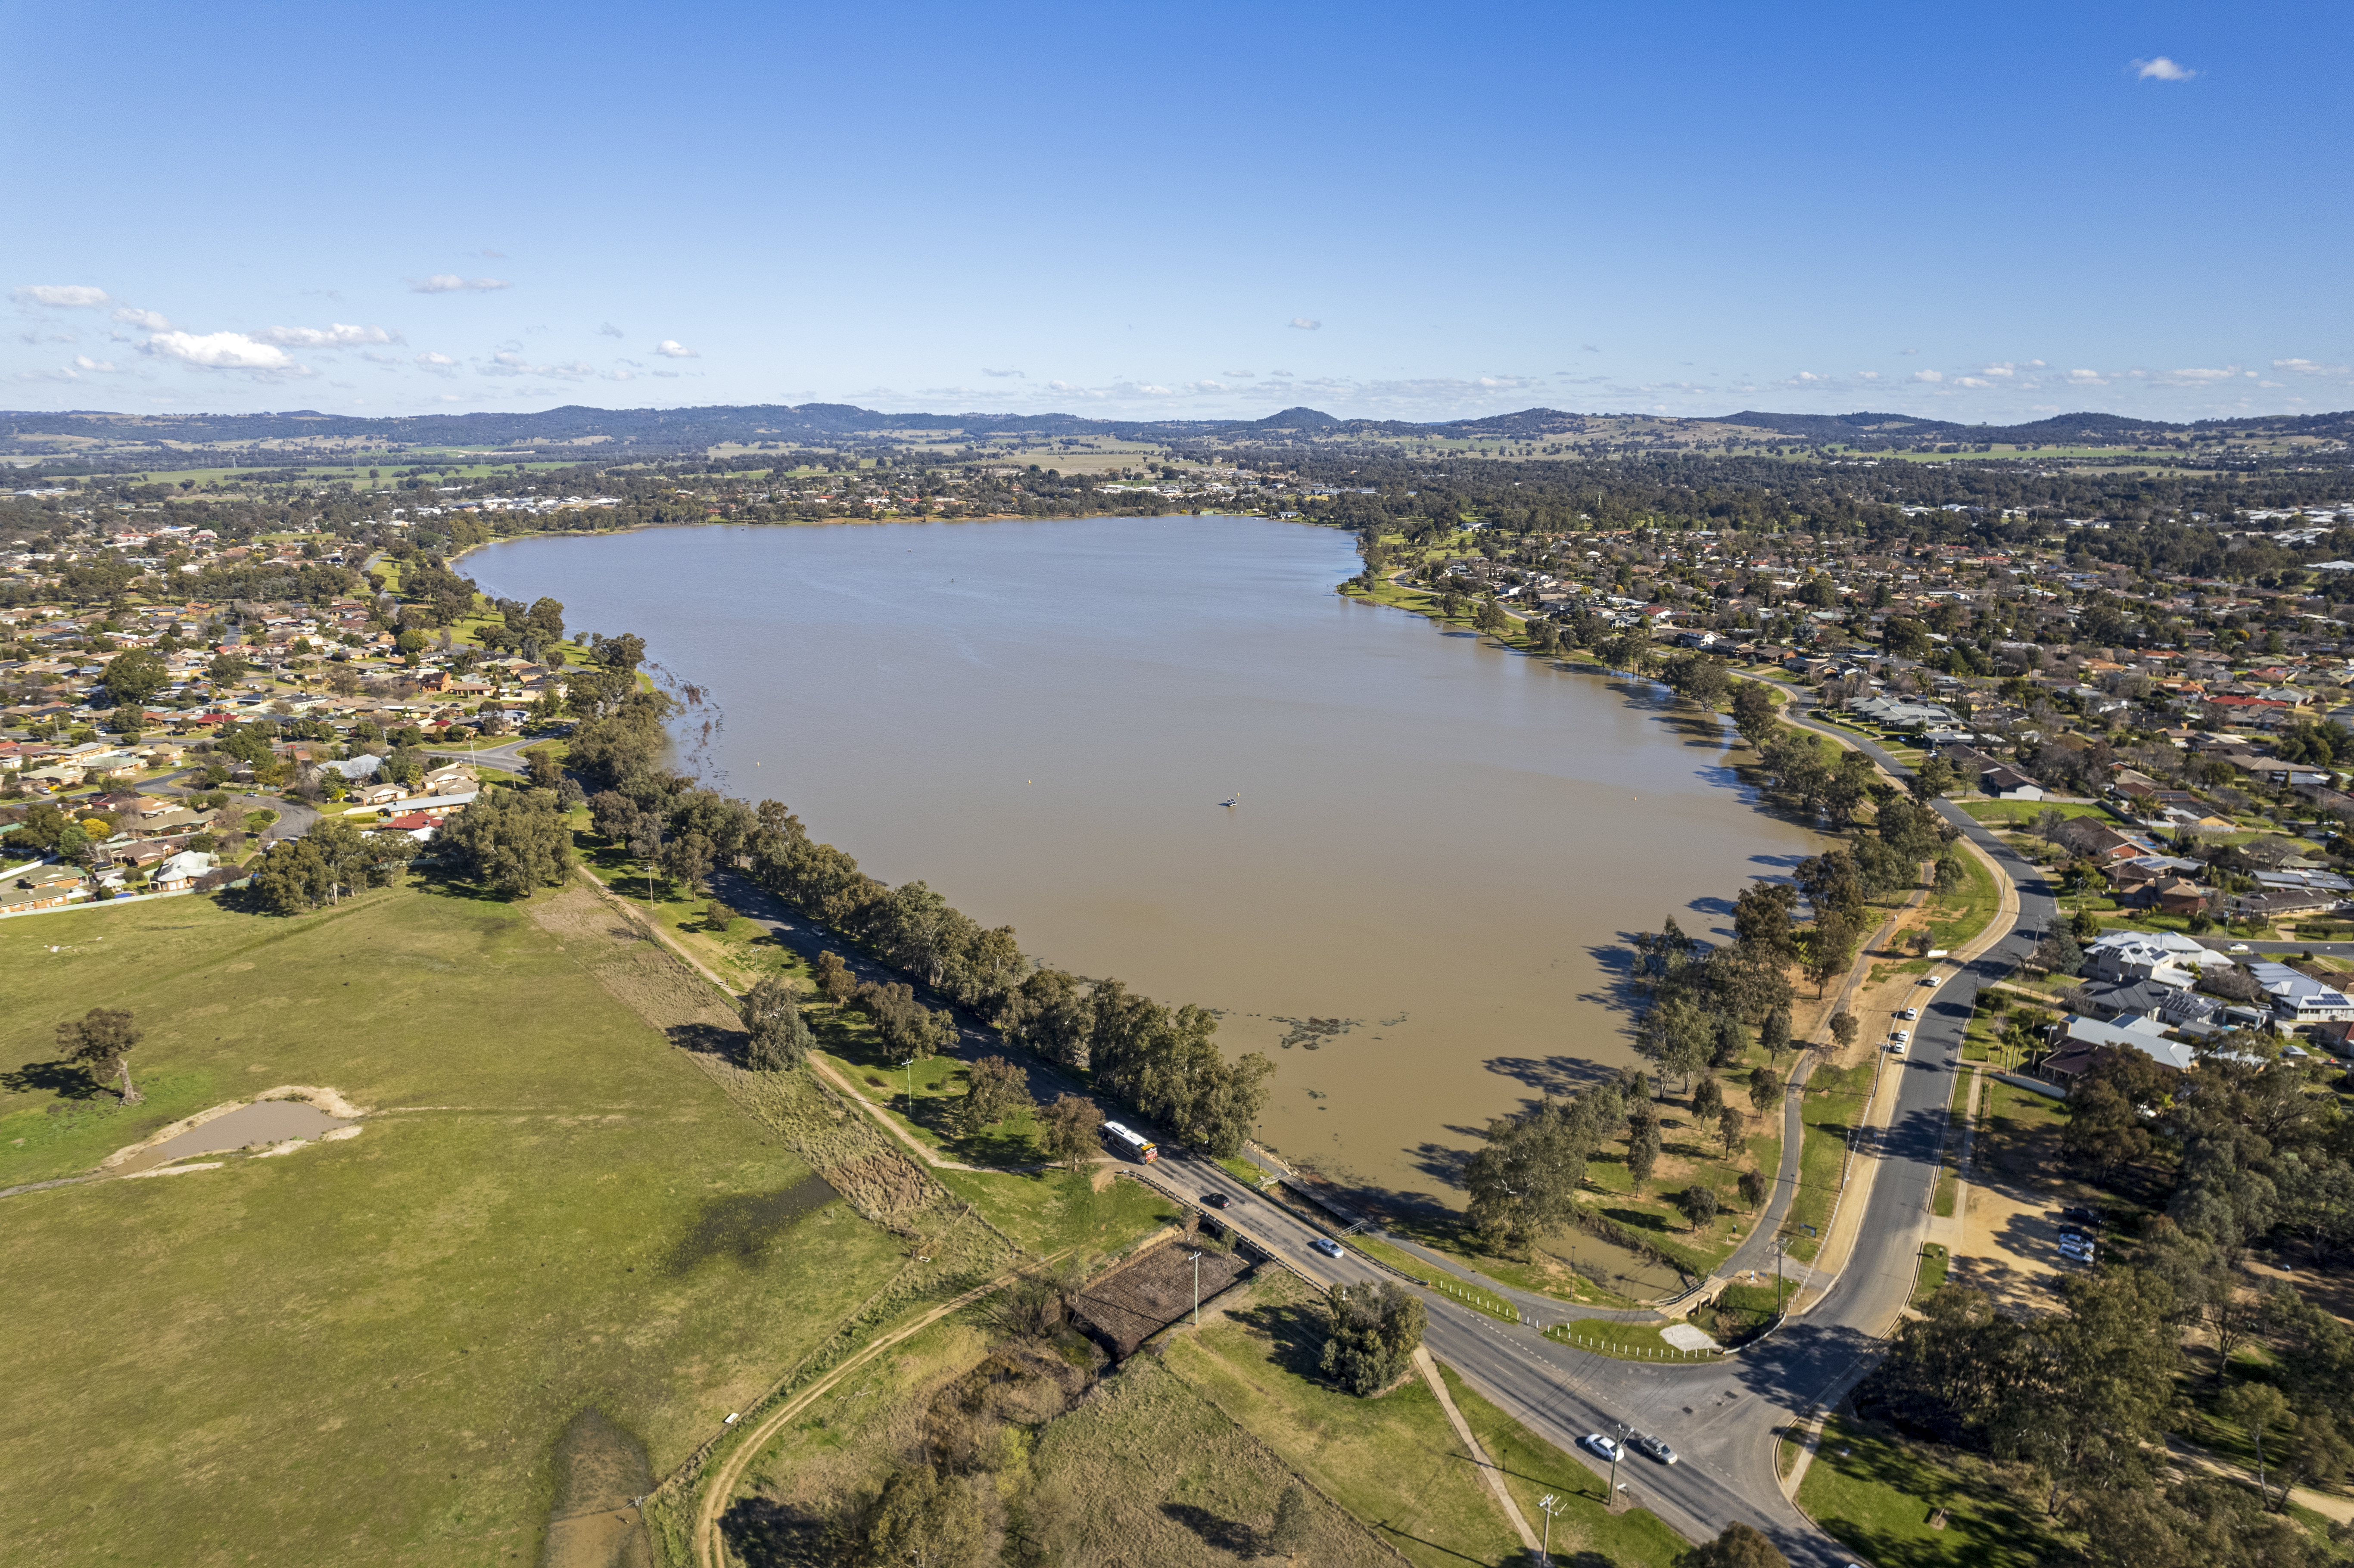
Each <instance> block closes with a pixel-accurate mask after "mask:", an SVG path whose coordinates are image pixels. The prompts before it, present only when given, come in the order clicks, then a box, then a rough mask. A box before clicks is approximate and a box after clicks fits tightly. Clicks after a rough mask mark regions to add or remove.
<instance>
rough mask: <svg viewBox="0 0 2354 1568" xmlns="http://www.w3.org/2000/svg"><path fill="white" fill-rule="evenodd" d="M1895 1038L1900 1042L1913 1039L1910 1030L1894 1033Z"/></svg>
mask: <svg viewBox="0 0 2354 1568" xmlns="http://www.w3.org/2000/svg"><path fill="white" fill-rule="evenodd" d="M1896 1038H1897V1039H1898V1040H1900V1041H1908V1042H1909V1041H1910V1040H1911V1039H1912V1038H1913V1032H1912V1031H1911V1030H1910V1029H1900V1030H1898V1031H1897V1032H1896Z"/></svg>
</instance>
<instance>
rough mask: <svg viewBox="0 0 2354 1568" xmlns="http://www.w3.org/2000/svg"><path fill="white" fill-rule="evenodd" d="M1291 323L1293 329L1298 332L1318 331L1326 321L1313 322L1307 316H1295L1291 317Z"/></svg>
mask: <svg viewBox="0 0 2354 1568" xmlns="http://www.w3.org/2000/svg"><path fill="white" fill-rule="evenodd" d="M1291 325H1292V329H1293V330H1294V331H1296V332H1316V331H1319V330H1320V329H1321V328H1322V327H1323V325H1324V323H1322V322H1311V321H1310V320H1309V319H1308V318H1307V317H1306V316H1294V317H1292V318H1291Z"/></svg>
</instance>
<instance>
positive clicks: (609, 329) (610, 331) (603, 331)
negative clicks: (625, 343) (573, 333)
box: [597, 322, 630, 337]
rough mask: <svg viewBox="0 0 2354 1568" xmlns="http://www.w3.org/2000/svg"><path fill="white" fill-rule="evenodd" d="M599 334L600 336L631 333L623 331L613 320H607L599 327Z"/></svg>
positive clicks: (622, 335)
mask: <svg viewBox="0 0 2354 1568" xmlns="http://www.w3.org/2000/svg"><path fill="white" fill-rule="evenodd" d="M597 335H598V336H599V337H627V336H629V335H630V334H628V333H625V332H623V331H622V330H621V329H620V327H617V326H615V325H614V324H613V323H611V322H607V323H605V324H604V325H603V326H600V327H599V328H598V329H597Z"/></svg>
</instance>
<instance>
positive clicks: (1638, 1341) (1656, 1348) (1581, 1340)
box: [1545, 1318, 1701, 1361]
mask: <svg viewBox="0 0 2354 1568" xmlns="http://www.w3.org/2000/svg"><path fill="white" fill-rule="evenodd" d="M1663 1327H1665V1325H1663V1324H1659V1323H1622V1322H1619V1321H1618V1320H1617V1319H1615V1318H1580V1319H1577V1321H1575V1322H1574V1323H1564V1324H1561V1325H1559V1326H1558V1327H1556V1328H1551V1329H1547V1330H1545V1338H1547V1339H1549V1340H1560V1341H1561V1342H1562V1343H1563V1344H1564V1345H1569V1346H1571V1347H1573V1348H1575V1349H1576V1350H1581V1351H1594V1352H1595V1353H1596V1354H1597V1355H1605V1356H1617V1357H1618V1358H1619V1359H1621V1360H1623V1361H1697V1360H1699V1359H1701V1358H1700V1357H1698V1356H1694V1355H1692V1354H1691V1353H1690V1352H1688V1351H1680V1350H1678V1349H1676V1348H1675V1347H1674V1346H1673V1345H1670V1344H1669V1343H1668V1342H1667V1340H1663V1339H1661V1338H1659V1330H1660V1329H1661V1328H1663Z"/></svg>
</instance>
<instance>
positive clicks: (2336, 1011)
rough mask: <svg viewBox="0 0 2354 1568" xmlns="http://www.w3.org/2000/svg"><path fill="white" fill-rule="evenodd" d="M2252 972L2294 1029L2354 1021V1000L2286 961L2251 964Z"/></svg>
mask: <svg viewBox="0 0 2354 1568" xmlns="http://www.w3.org/2000/svg"><path fill="white" fill-rule="evenodd" d="M2248 972H2249V973H2250V974H2252V975H2253V976H2255V977H2256V983H2257V984H2258V985H2260V986H2262V987H2264V994H2265V995H2266V996H2268V997H2270V998H2272V1003H2273V1015H2274V1017H2275V1018H2278V1019H2279V1020H2280V1021H2281V1022H2283V1023H2285V1024H2286V1025H2288V1026H2289V1027H2290V1028H2292V1029H2295V1028H2301V1027H2303V1026H2304V1025H2306V1024H2308V1023H2347V1022H2354V1001H2349V1000H2348V998H2347V996H2346V993H2345V992H2344V991H2338V990H2336V989H2334V988H2332V987H2330V986H2327V985H2324V984H2323V983H2322V982H2321V981H2319V980H2315V979H2314V978H2313V977H2312V976H2311V975H2307V974H2301V973H2299V972H2298V971H2297V970H2296V969H2291V968H2289V967H2288V966H2287V965H2286V964H2274V963H2264V962H2257V963H2252V964H2250V965H2249V966H2248Z"/></svg>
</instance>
